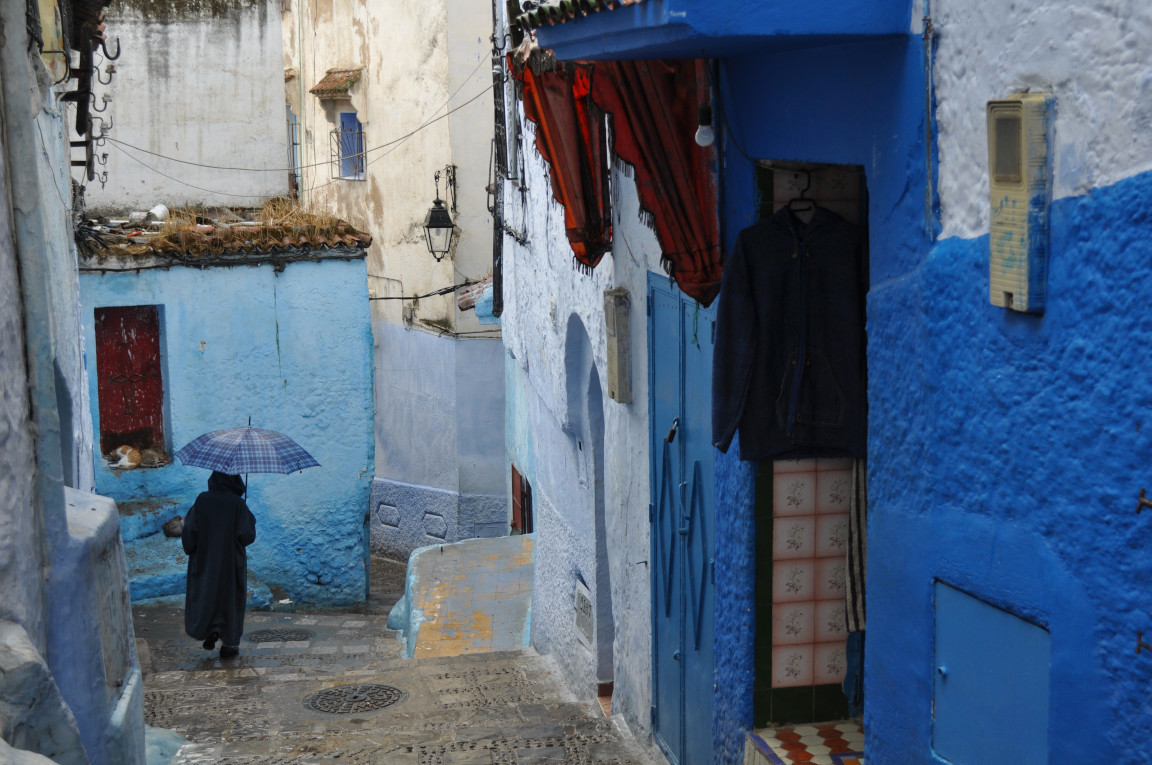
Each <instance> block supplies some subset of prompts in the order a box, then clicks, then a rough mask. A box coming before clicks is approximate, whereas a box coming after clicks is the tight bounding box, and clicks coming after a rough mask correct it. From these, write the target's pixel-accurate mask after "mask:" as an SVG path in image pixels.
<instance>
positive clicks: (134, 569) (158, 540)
mask: <svg viewBox="0 0 1152 765" xmlns="http://www.w3.org/2000/svg"><path fill="white" fill-rule="evenodd" d="M164 520H165V521H166V520H167V518H165V519H164ZM162 523H163V522H162ZM124 559H125V562H126V563H127V566H128V589H129V592H130V593H131V596H132V602H133V603H148V604H155V605H161V604H162V605H177V606H182V605H183V604H184V584H185V579H186V577H187V572H188V556H186V555H185V554H184V549H183V548H182V547H181V546H180V538H179V537H166V536H164V535H163V534H153V535H151V536H147V537H142V538H137V539H133V540H132V541H125V542H124ZM272 606H273V599H272V591H271V590H270V589H269V588H268V586H267V585H266V584H264V583H263V582H261V581H260V580H259V579H257V578H256V577H255V576H253V574H252V572H251V571H249V572H248V610H250V611H268V610H271V609H272Z"/></svg>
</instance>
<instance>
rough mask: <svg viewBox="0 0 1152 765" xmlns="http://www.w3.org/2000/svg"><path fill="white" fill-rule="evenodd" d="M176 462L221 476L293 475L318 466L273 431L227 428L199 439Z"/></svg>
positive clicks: (308, 455) (299, 448)
mask: <svg viewBox="0 0 1152 765" xmlns="http://www.w3.org/2000/svg"><path fill="white" fill-rule="evenodd" d="M176 458H177V459H179V460H180V462H182V463H183V464H185V465H191V466H192V467H201V468H207V469H208V470H218V471H220V472H221V473H229V474H231V475H240V474H241V473H294V472H296V471H297V470H303V469H304V468H310V467H319V466H320V463H319V462H317V461H316V459H315V458H314V457H313V456H312V455H311V454H309V453H308V452H306V451H304V448H303V447H301V446H300V444H298V443H296V442H295V441H293V440H292V439H291V438H289V437H288V436H286V435H284V434H283V433H277V432H276V431H275V430H261V429H260V428H253V427H252V426H248V427H246V428H226V429H224V430H214V431H212V432H211V433H205V434H204V435H202V436H198V437H196V438H194V439H192V441H190V442H189V443H188V445H187V446H185V447H184V448H183V449H181V450H180V451H178V452H176Z"/></svg>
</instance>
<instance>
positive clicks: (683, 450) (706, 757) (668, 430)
mask: <svg viewBox="0 0 1152 765" xmlns="http://www.w3.org/2000/svg"><path fill="white" fill-rule="evenodd" d="M715 323H716V316H715V310H714V309H705V308H702V307H701V306H700V305H699V304H698V303H696V301H695V300H693V299H692V298H689V297H687V296H686V295H684V294H683V293H682V292H680V290H679V289H677V288H676V287H675V286H674V285H670V284H669V281H668V279H667V277H663V276H659V275H657V274H651V273H650V274H649V275H648V382H649V387H648V390H649V446H650V449H649V454H650V457H649V460H650V466H651V473H650V475H651V476H652V480H651V505H650V513H649V515H650V518H651V556H650V560H651V561H652V566H651V576H652V678H653V680H652V683H653V689H652V690H653V693H652V698H653V707H652V726H653V735H654V736H655V738H656V742H657V744H658V745H659V746H660V748H661V749H662V750H663V751H664V753H665V754H666V755H667V756H668V759H669V761H670V762H671V763H673V765H700V764H702V763H710V762H712V750H713V747H712V687H713V678H712V676H713V669H714V667H715V659H714V656H713V641H712V630H713V610H714V609H713V592H714V588H715V576H714V555H715V546H716V534H715V529H716V512H715V491H714V467H715V459H714V450H713V447H712V344H713V341H714V336H713V333H714V329H713V328H714V327H715Z"/></svg>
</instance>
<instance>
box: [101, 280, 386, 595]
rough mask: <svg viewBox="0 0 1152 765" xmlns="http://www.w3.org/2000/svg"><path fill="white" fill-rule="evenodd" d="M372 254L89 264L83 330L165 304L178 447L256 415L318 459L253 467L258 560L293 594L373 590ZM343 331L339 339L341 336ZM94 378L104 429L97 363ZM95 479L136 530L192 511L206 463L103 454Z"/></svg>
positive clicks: (127, 530)
mask: <svg viewBox="0 0 1152 765" xmlns="http://www.w3.org/2000/svg"><path fill="white" fill-rule="evenodd" d="M366 280H367V277H366V273H365V266H364V261H363V260H360V259H357V260H347V261H345V260H325V261H322V262H319V263H309V262H300V263H290V264H288V265H287V266H286V267H285V268H284V270H283V271H281V272H279V273H277V272H276V271H275V270H274V268H273V266H272V265H271V264H268V265H262V266H241V267H208V268H204V269H193V268H184V267H175V268H171V269H166V270H163V269H156V270H145V271H141V272H139V273H124V272H120V273H104V274H99V273H95V272H82V273H81V277H80V289H81V301H82V307H81V311H82V313H81V318H82V321H83V326H84V331H85V343H86V345H87V347H88V348H89V349H92V348H94V347H95V335H94V328H93V311H94V309H95V308H97V307H102V306H115V305H160V306H163V309H162V311H161V319H162V325H163V326H162V329H161V356H162V362H163V374H164V389H165V428H166V439H167V448H168V452H169V454H172V453H174V452H175V451H176V450H177V449H178V448H180V447H181V446H183V445H184V444H186V443H187V442H188V441H190V440H192V439H193V438H194V437H196V436H198V435H200V434H201V433H204V432H206V431H209V430H216V429H218V428H225V427H233V426H236V425H245V424H247V423H248V418H249V417H251V418H252V424H253V425H256V426H259V427H264V428H269V429H271V430H278V431H282V432H284V433H287V434H288V435H290V436H291V437H292V438H294V439H295V440H296V441H298V442H299V443H300V444H301V445H302V446H304V448H305V449H307V450H308V451H309V452H310V453H312V454H313V455H314V456H315V457H316V459H317V460H319V462H320V464H321V466H322V467H319V468H311V469H309V470H308V471H306V473H299V474H294V475H256V474H253V475H251V476H249V485H248V504H249V506H250V507H251V508H252V510H253V513H254V514H255V515H256V518H257V525H256V542H255V544H253V545H252V546H251V547H250V548H249V549H248V562H249V567H250V568H251V569H252V570H253V571H254V572H256V573H257V575H258V576H259V577H260V578H261V579H262V580H263V581H265V582H266V583H268V584H269V585H276V586H280V587H283V588H284V589H285V590H286V591H287V592H288V594H289V595H290V596H291V597H292V599H293V600H295V601H297V602H300V603H305V604H315V605H345V604H352V603H358V602H363V600H364V598H365V593H366V589H367V555H368V492H369V483H370V481H371V477H372V469H373V464H374V455H373V450H374V440H373V431H372V428H373V399H372V395H373V382H372V372H373V367H372V364H373V360H372V333H371V325H370V322H369V316H368V303H367V299H366V297H364V298H363V299H350V297H351V296H357V295H360V296H366V295H367V287H366ZM333 338H337V339H338V341H337V342H333ZM87 358H88V370H87V371H88V379H89V392H90V396H91V401H92V416H93V420H94V428H95V432H96V433H97V434H99V431H100V421H99V408H98V400H99V399H98V392H97V370H96V369H95V366H96V358H95V354H94V353H88V354H87ZM95 463H96V464H95V471H96V490H97V491H98V492H99V493H101V494H104V495H106V496H110V497H113V498H114V499H116V500H117V502H118V503H121V504H123V505H124V506H125V507H127V508H129V509H130V510H131V512H129V513H127V514H126V515H125V517H124V519H123V520H122V531H123V533H124V536H125V538H126V539H131V538H135V537H136V536H137V535H141V534H144V533H146V532H148V531H150V530H154V529H155V528H156V527H157V526H158V524H162V523H163V522H164V521H165V520H167V519H168V518H169V517H171V516H172V515H175V514H177V513H179V514H185V513H186V512H187V509H188V507H190V505H191V503H192V501H193V500H194V499H195V498H196V495H197V494H199V493H200V492H201V491H203V490H204V489H205V488H206V487H207V479H208V473H207V471H204V470H201V469H199V468H189V467H184V466H183V465H180V464H179V463H178V462H175V463H173V464H170V465H167V466H165V467H161V468H156V469H137V470H133V471H113V470H110V469H109V468H107V467H106V466H105V465H104V463H103V461H102V460H101V459H100V457H99V455H97V456H96V459H95Z"/></svg>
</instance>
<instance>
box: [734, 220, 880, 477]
mask: <svg viewBox="0 0 1152 765" xmlns="http://www.w3.org/2000/svg"><path fill="white" fill-rule="evenodd" d="M867 285H868V260H867V254H866V248H865V243H864V238H863V235H862V233H861V230H860V228H859V227H857V226H854V225H852V224H850V223H848V222H847V221H845V220H844V219H843V218H841V217H840V216H838V215H836V214H835V213H833V212H832V211H830V210H825V209H823V208H819V207H818V208H816V210H815V212H814V213H813V215H812V218H811V220H810V221H809V222H808V223H807V224H805V223H803V222H801V221H800V220H799V219H798V218H796V216H795V215H794V214H793V213H792V212H791V211H790V210H789V209H788V208H787V207H784V208H782V209H781V210H780V211H779V212H777V213H776V214H775V215H773V216H771V217H770V218H767V219H765V220H762V221H760V222H759V223H756V224H755V225H753V226H751V227H749V228H747V229H745V230H743V231H741V232H740V235H739V237H738V239H737V242H736V248H735V249H734V250H733V252H732V256H731V257H730V258H729V259H728V262H727V263H726V264H725V267H724V275H723V278H722V280H721V287H720V303H719V306H718V308H717V316H716V344H715V351H714V355H713V361H712V443H713V444H714V445H715V446H716V448H718V449H720V450H721V451H725V452H726V451H727V450H728V446H729V445H730V444H731V443H732V437H733V435H734V434H735V433H736V431H737V429H739V431H740V458H741V459H744V460H767V459H795V458H800V457H819V456H854V457H864V456H865V446H866V442H867V432H868V427H867V407H868V399H867V360H866V356H865V342H866V340H865V295H866V293H867Z"/></svg>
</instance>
